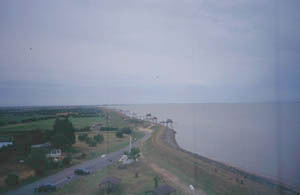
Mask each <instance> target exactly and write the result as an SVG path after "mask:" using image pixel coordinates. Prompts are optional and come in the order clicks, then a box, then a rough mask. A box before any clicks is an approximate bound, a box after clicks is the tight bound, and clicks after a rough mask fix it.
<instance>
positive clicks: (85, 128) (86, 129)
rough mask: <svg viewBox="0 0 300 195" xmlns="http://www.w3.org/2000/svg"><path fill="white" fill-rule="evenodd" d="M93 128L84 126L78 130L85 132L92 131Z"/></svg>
mask: <svg viewBox="0 0 300 195" xmlns="http://www.w3.org/2000/svg"><path fill="white" fill-rule="evenodd" d="M90 130H91V129H90V127H83V128H81V129H79V130H78V131H83V132H85V131H90Z"/></svg>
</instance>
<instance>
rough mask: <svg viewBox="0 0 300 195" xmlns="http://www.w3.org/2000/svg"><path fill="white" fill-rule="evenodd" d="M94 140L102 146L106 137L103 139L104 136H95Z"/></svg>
mask: <svg viewBox="0 0 300 195" xmlns="http://www.w3.org/2000/svg"><path fill="white" fill-rule="evenodd" d="M94 140H95V141H96V142H97V143H99V144H101V143H102V142H103V140H104V137H103V135H100V134H98V135H95V136H94Z"/></svg>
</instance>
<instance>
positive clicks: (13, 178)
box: [5, 173, 19, 186]
mask: <svg viewBox="0 0 300 195" xmlns="http://www.w3.org/2000/svg"><path fill="white" fill-rule="evenodd" d="M5 183H6V185H8V186H14V185H17V184H18V183H19V176H18V175H16V174H14V173H10V174H8V175H7V177H6V178H5Z"/></svg>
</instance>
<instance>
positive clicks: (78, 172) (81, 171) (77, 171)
mask: <svg viewBox="0 0 300 195" xmlns="http://www.w3.org/2000/svg"><path fill="white" fill-rule="evenodd" d="M74 173H75V174H76V175H88V174H90V171H89V170H87V169H84V168H79V169H75V171H74Z"/></svg>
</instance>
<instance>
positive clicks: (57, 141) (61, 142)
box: [51, 134, 72, 150]
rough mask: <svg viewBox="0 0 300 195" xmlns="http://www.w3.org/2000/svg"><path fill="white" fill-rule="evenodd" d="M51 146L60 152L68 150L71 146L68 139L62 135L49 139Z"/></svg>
mask: <svg viewBox="0 0 300 195" xmlns="http://www.w3.org/2000/svg"><path fill="white" fill-rule="evenodd" d="M51 144H52V146H53V147H55V148H60V149H62V150H65V149H68V148H70V147H71V146H72V143H71V141H70V139H69V138H67V137H66V136H64V135H63V134H55V135H54V136H53V137H51Z"/></svg>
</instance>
